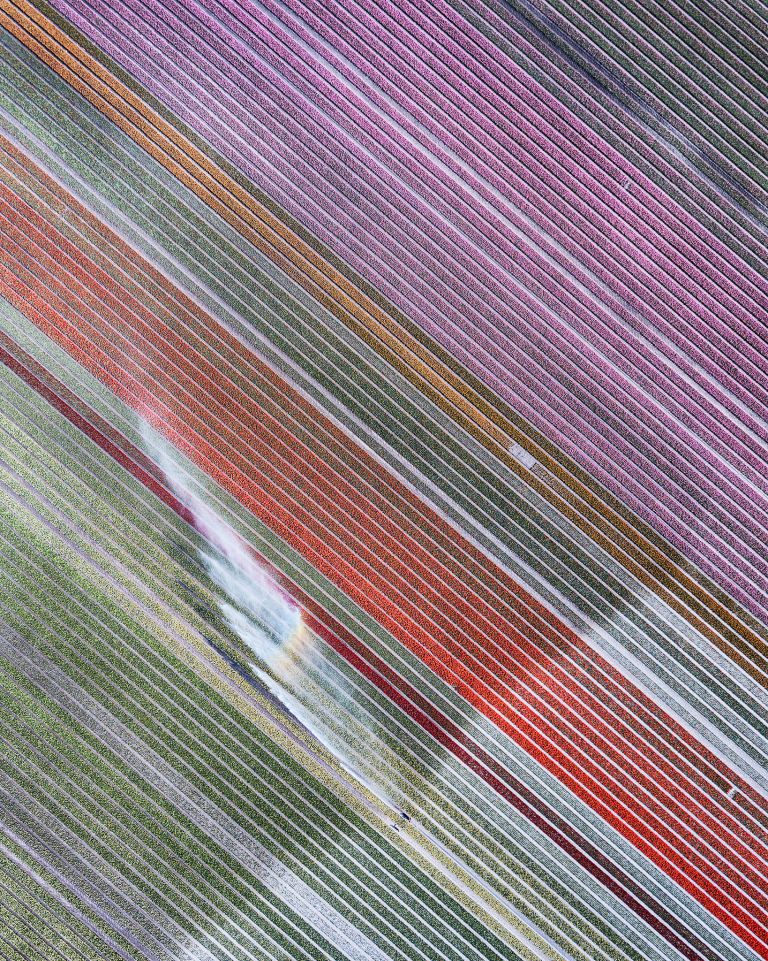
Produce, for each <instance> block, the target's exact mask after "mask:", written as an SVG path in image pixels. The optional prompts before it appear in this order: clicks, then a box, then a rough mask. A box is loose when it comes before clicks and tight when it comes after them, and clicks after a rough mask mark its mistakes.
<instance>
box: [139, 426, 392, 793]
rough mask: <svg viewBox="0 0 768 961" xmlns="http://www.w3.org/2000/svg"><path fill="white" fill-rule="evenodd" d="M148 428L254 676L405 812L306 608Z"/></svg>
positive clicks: (387, 757) (382, 752)
mask: <svg viewBox="0 0 768 961" xmlns="http://www.w3.org/2000/svg"><path fill="white" fill-rule="evenodd" d="M140 424H141V435H142V438H143V442H144V447H145V449H146V451H147V453H148V455H149V456H150V458H151V459H152V460H153V461H154V463H155V464H156V465H157V466H158V467H159V468H160V470H161V471H162V472H163V475H164V477H165V482H166V484H167V486H168V487H169V489H170V490H171V491H172V493H173V494H174V495H175V496H176V497H177V498H178V500H179V501H180V502H181V503H182V504H183V506H184V507H185V509H186V511H187V512H188V514H189V516H190V517H191V519H192V522H193V524H194V527H195V529H196V530H197V531H198V533H199V534H200V535H201V538H202V544H201V546H200V547H199V548H198V556H199V560H200V562H201V563H202V566H203V568H204V570H205V572H206V574H207V576H208V577H209V578H210V581H211V583H212V585H213V586H214V587H215V590H214V591H213V593H214V595H215V596H216V598H217V604H218V607H219V612H220V614H221V616H222V618H223V620H224V623H225V624H226V625H227V627H228V628H229V630H230V631H231V632H232V633H233V634H234V635H235V636H236V637H238V638H239V639H240V640H241V641H242V642H243V644H244V645H245V647H246V648H247V649H248V651H249V652H250V653H251V654H252V655H253V656H254V657H255V661H254V662H252V663H251V664H249V665H248V669H249V672H250V673H251V675H252V676H253V677H254V678H255V679H257V680H258V681H259V682H260V683H261V684H262V685H263V687H264V688H265V689H266V690H267V691H269V693H270V694H271V695H272V697H274V698H275V699H276V700H277V701H278V702H279V703H280V704H281V705H282V706H283V708H284V709H285V710H287V711H288V713H289V714H291V715H292V716H293V717H294V719H295V720H296V721H298V722H299V723H300V724H301V725H302V726H303V727H304V728H306V729H307V730H308V731H309V733H310V734H311V735H312V736H313V737H314V738H315V739H316V740H317V741H319V742H320V744H322V745H323V746H324V747H325V748H326V749H327V750H328V751H329V752H330V753H331V754H332V755H333V756H334V758H335V759H336V761H337V762H338V764H339V765H340V766H341V767H342V768H343V769H344V770H345V771H346V772H347V773H348V774H349V775H350V776H351V777H353V778H355V779H357V780H358V781H359V782H361V783H362V784H364V785H365V787H367V788H368V790H369V791H371V792H372V793H373V794H375V795H376V796H377V797H379V798H380V799H381V800H383V801H385V803H387V804H388V805H390V806H391V807H394V808H395V809H398V805H396V804H395V803H393V801H392V800H390V797H391V794H390V791H389V790H388V786H389V776H388V774H387V773H386V772H387V770H388V768H389V770H390V771H391V770H392V767H391V765H392V763H393V762H395V763H396V758H395V757H394V755H393V752H392V751H391V749H390V748H388V747H387V746H386V744H385V743H384V741H383V740H382V739H381V737H380V736H379V734H380V732H377V731H376V729H375V724H374V723H373V721H372V719H371V718H370V716H369V715H368V714H367V713H366V712H365V711H364V710H363V709H362V708H361V707H360V705H359V704H358V701H357V698H356V695H355V692H354V690H353V689H352V688H351V686H350V684H349V683H348V682H347V680H346V679H345V678H344V676H343V675H342V674H341V672H340V671H339V669H338V667H336V666H335V665H334V664H333V663H332V658H331V655H330V652H329V651H327V650H324V645H322V644H321V642H320V641H319V639H318V638H317V637H316V636H315V635H314V634H313V633H312V631H310V630H309V629H308V628H307V625H306V624H305V623H304V620H303V618H302V613H301V610H300V608H299V607H298V606H297V605H296V604H295V603H294V602H293V600H292V599H291V598H290V597H289V596H288V595H286V593H285V592H284V591H283V590H282V589H281V588H280V585H279V584H278V583H277V582H276V581H275V579H274V578H273V577H272V576H271V575H270V574H269V572H268V571H266V570H265V569H264V568H263V567H262V566H261V565H260V564H259V563H258V562H257V561H256V560H255V559H254V557H253V555H252V554H251V552H250V551H249V549H248V547H247V545H246V544H245V542H244V541H243V540H242V539H241V538H240V537H239V536H238V535H237V534H236V533H235V532H234V531H233V530H232V528H231V527H230V526H229V525H228V524H227V523H226V522H225V521H224V520H223V519H222V518H221V517H220V516H219V514H217V513H216V511H215V510H214V509H213V508H212V507H211V505H210V502H209V501H210V498H209V495H208V493H207V491H206V490H205V489H204V488H201V487H200V484H199V482H198V483H197V485H196V487H197V490H198V491H199V493H196V492H195V491H193V490H192V488H191V485H190V477H189V473H188V472H187V470H186V469H185V467H184V464H183V461H182V458H181V457H180V455H179V454H178V452H177V451H176V449H175V448H174V447H173V446H172V445H171V444H170V443H169V442H168V441H167V440H166V439H165V438H164V437H163V436H162V435H161V434H160V433H158V432H157V431H156V430H155V429H153V428H152V427H151V426H150V424H149V422H148V421H147V420H145V419H143V418H142V419H141V422H140ZM388 762H389V763H388Z"/></svg>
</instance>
